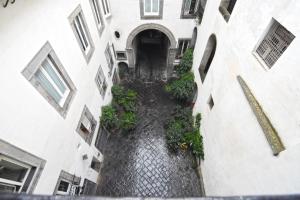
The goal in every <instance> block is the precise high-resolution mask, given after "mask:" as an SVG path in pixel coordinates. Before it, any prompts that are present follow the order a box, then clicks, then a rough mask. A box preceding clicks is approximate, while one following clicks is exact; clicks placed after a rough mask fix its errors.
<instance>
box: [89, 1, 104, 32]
mask: <svg viewBox="0 0 300 200" xmlns="http://www.w3.org/2000/svg"><path fill="white" fill-rule="evenodd" d="M90 4H91V7H92V11H93V14H94V18H95V22H96V26H97V29H98V32H99V35H100V36H101V34H102V32H103V30H104V22H103V18H102V13H101V9H100V5H99V0H90Z"/></svg>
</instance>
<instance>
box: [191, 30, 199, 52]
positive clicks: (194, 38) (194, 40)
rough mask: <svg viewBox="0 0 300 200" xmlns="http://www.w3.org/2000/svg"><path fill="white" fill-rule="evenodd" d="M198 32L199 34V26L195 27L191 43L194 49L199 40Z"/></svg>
mask: <svg viewBox="0 0 300 200" xmlns="http://www.w3.org/2000/svg"><path fill="white" fill-rule="evenodd" d="M197 34H198V30H197V27H195V28H194V30H193V36H192V40H191V45H190V48H192V49H194V48H195V45H196V42H197Z"/></svg>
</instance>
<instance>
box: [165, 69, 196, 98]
mask: <svg viewBox="0 0 300 200" xmlns="http://www.w3.org/2000/svg"><path fill="white" fill-rule="evenodd" d="M165 90H166V91H167V92H168V93H170V94H171V95H172V96H173V97H174V98H176V99H178V100H181V101H185V100H187V99H188V98H189V97H190V96H192V95H193V93H194V90H195V83H194V74H193V73H192V72H187V73H185V74H183V75H182V76H181V77H180V78H179V79H177V80H174V81H172V82H170V83H168V84H167V85H166V86H165Z"/></svg>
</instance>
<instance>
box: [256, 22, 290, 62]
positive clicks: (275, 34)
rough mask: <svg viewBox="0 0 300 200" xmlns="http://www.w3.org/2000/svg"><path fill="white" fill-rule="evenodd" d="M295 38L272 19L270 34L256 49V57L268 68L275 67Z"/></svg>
mask: <svg viewBox="0 0 300 200" xmlns="http://www.w3.org/2000/svg"><path fill="white" fill-rule="evenodd" d="M294 38H295V36H294V35H293V34H292V33H291V32H290V31H288V30H287V29H286V28H285V27H283V26H282V25H281V24H280V23H279V22H277V21H276V20H275V19H272V21H271V23H270V26H269V29H268V32H267V33H266V35H265V36H264V38H263V40H262V41H260V43H259V45H258V46H257V47H256V48H255V51H254V55H256V57H257V58H258V59H259V61H261V62H262V63H263V64H265V65H267V67H268V68H271V67H273V65H274V64H275V63H276V61H277V60H278V59H279V58H280V56H281V55H282V54H283V52H284V51H285V50H286V49H287V47H288V46H289V45H290V44H291V42H292V41H293V39H294Z"/></svg>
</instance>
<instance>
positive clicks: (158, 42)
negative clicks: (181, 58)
mask: <svg viewBox="0 0 300 200" xmlns="http://www.w3.org/2000/svg"><path fill="white" fill-rule="evenodd" d="M133 43H134V44H135V51H136V55H137V58H136V59H137V61H136V62H137V66H136V77H137V78H139V79H140V80H142V81H144V82H153V81H156V80H157V81H158V80H163V79H165V78H166V70H167V54H168V48H169V46H170V42H169V39H168V38H167V36H166V35H165V34H164V33H162V32H160V31H158V30H145V31H142V32H140V33H139V34H138V35H137V36H136V38H135V39H134V41H133Z"/></svg>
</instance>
